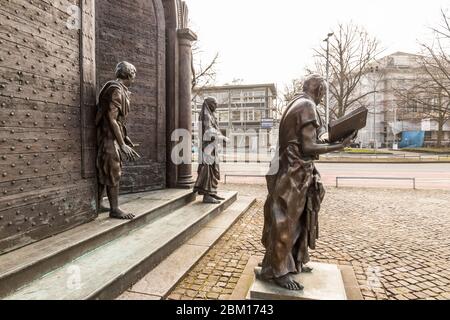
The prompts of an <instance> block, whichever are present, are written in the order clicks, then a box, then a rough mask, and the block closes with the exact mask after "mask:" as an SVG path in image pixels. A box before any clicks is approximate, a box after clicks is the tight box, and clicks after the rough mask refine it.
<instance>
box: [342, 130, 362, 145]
mask: <svg viewBox="0 0 450 320" xmlns="http://www.w3.org/2000/svg"><path fill="white" fill-rule="evenodd" d="M357 135H358V131H357V130H355V131H353V132H352V133H351V134H350V135H349V136H348V137H346V138H345V139H344V140H342V145H343V146H344V148H345V147H348V146H349V145H350V144H351V143H352V142H353V140H354V139H355V138H356V136H357Z"/></svg>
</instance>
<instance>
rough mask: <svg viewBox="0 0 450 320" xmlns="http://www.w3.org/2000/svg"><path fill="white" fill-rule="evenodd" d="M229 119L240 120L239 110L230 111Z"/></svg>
mask: <svg viewBox="0 0 450 320" xmlns="http://www.w3.org/2000/svg"><path fill="white" fill-rule="evenodd" d="M231 121H241V111H232V112H231Z"/></svg>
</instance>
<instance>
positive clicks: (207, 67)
mask: <svg viewBox="0 0 450 320" xmlns="http://www.w3.org/2000/svg"><path fill="white" fill-rule="evenodd" d="M202 52H203V51H202V50H201V49H200V46H199V43H198V41H196V42H194V44H193V46H192V57H193V58H192V73H193V75H194V76H193V79H192V93H193V95H192V101H195V99H196V97H197V96H198V95H201V93H202V91H203V90H204V88H206V87H208V86H211V85H213V84H214V83H215V81H216V76H217V69H216V68H217V64H218V62H219V53H216V54H215V55H214V57H213V58H212V59H211V60H209V61H207V62H206V63H205V62H203V61H202V58H201V54H202Z"/></svg>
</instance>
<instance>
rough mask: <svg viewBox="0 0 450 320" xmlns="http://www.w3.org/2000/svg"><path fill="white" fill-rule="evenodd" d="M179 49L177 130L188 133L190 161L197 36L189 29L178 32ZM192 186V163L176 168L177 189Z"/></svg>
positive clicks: (190, 157)
mask: <svg viewBox="0 0 450 320" xmlns="http://www.w3.org/2000/svg"><path fill="white" fill-rule="evenodd" d="M177 33H178V48H179V91H178V92H179V96H178V99H179V100H178V101H179V123H178V128H179V129H185V130H187V132H189V135H188V140H189V141H188V142H187V143H186V145H189V150H186V151H187V152H189V155H188V158H189V159H191V160H192V152H191V146H192V101H191V100H192V88H191V87H192V77H193V75H192V42H193V41H195V40H197V36H196V35H195V33H193V32H192V31H191V30H190V29H179V30H178V32H177ZM193 184H194V180H193V178H192V163H191V161H190V162H189V163H183V164H180V165H179V166H178V178H177V187H179V188H190V187H192V185H193Z"/></svg>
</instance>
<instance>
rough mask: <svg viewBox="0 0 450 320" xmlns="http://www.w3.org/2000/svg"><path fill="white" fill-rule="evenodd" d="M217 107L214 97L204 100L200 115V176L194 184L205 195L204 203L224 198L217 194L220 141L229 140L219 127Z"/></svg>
mask: <svg viewBox="0 0 450 320" xmlns="http://www.w3.org/2000/svg"><path fill="white" fill-rule="evenodd" d="M216 109H217V101H216V99H215V98H213V97H208V98H206V99H205V100H204V102H203V106H202V109H201V111H200V115H199V123H200V126H201V127H200V128H201V130H199V141H200V144H201V150H199V164H198V170H197V173H198V176H197V181H196V182H195V185H194V192H198V194H200V195H203V202H204V203H220V201H219V200H224V198H222V197H220V196H219V195H217V185H218V184H219V180H220V169H219V163H218V161H219V159H218V153H217V149H218V142H219V141H220V140H222V139H225V140H227V138H225V137H224V136H223V135H222V133H221V132H220V129H219V124H218V123H217V119H216V117H215V115H214V112H215V111H216Z"/></svg>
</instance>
